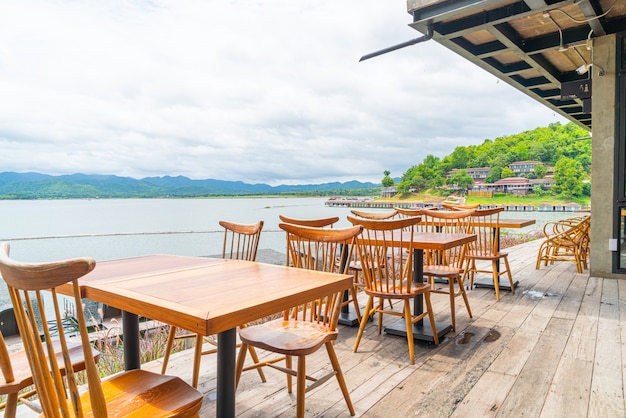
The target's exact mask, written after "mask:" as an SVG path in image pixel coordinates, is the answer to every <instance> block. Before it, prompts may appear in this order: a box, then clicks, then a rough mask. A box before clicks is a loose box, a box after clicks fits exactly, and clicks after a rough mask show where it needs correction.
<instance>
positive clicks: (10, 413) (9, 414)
mask: <svg viewBox="0 0 626 418" xmlns="http://www.w3.org/2000/svg"><path fill="white" fill-rule="evenodd" d="M17 395H18V394H17V393H9V394H7V401H6V402H7V403H6V406H5V407H4V417H5V418H15V415H16V413H17Z"/></svg>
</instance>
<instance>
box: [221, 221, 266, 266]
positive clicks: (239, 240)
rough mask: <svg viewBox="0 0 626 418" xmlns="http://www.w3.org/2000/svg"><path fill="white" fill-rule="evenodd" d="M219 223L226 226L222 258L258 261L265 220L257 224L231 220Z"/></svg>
mask: <svg viewBox="0 0 626 418" xmlns="http://www.w3.org/2000/svg"><path fill="white" fill-rule="evenodd" d="M219 223H220V225H221V226H222V227H223V228H224V243H223V245H222V258H230V259H233V260H246V261H256V253H257V250H258V249H259V239H260V238H261V230H262V229H263V221H259V222H257V223H256V224H238V223H234V222H229V221H220V222H219Z"/></svg>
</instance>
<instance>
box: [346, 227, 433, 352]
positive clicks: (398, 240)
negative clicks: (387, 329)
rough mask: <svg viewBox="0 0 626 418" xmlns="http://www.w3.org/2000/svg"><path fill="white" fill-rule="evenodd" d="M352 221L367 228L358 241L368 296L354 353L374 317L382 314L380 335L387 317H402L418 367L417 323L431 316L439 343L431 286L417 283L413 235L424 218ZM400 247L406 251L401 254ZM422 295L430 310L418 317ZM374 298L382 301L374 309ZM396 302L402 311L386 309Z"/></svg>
mask: <svg viewBox="0 0 626 418" xmlns="http://www.w3.org/2000/svg"><path fill="white" fill-rule="evenodd" d="M348 220H349V221H350V222H351V223H352V224H353V225H360V226H363V228H364V229H363V233H362V234H361V236H360V237H359V238H357V249H358V254H359V259H360V260H361V263H362V266H363V276H364V277H365V288H364V291H365V293H366V294H367V295H368V300H367V304H366V305H365V310H364V312H363V318H362V320H361V326H360V327H359V332H358V334H357V337H356V342H355V343H354V352H356V351H357V350H358V348H359V342H360V341H361V337H362V336H363V332H364V331H365V325H366V324H367V320H368V319H369V317H370V316H372V315H374V314H375V313H378V334H380V333H381V330H382V323H383V315H384V314H389V315H394V316H401V317H403V318H404V320H405V323H406V329H407V342H408V346H409V358H410V361H411V364H414V363H415V347H414V342H413V324H414V323H416V322H418V321H420V320H422V319H423V318H424V317H426V316H428V318H429V320H430V325H431V327H432V332H433V339H434V342H435V344H439V338H438V336H437V330H436V326H435V319H434V317H433V309H432V306H431V304H430V285H428V284H427V283H415V282H414V281H413V233H414V227H415V225H417V224H418V223H419V222H420V218H419V217H413V218H404V219H394V220H383V221H380V220H370V219H362V218H361V219H359V218H354V217H352V216H348ZM400 248H401V249H402V251H398V249H400ZM405 250H406V251H405ZM418 295H422V296H423V297H424V302H425V304H426V310H425V311H424V312H423V313H421V314H418V315H414V314H412V313H411V301H412V300H413V298H414V297H415V296H418ZM374 299H378V303H377V304H376V306H374ZM394 299H397V300H401V301H402V302H403V310H402V312H397V311H393V310H386V309H385V308H384V301H385V300H394Z"/></svg>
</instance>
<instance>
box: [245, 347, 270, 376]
mask: <svg viewBox="0 0 626 418" xmlns="http://www.w3.org/2000/svg"><path fill="white" fill-rule="evenodd" d="M248 351H250V357H252V360H253V361H254V364H259V363H260V361H259V356H258V355H257V353H256V350H255V348H254V347H252V346H251V345H249V346H248ZM244 358H245V356H244ZM242 367H243V366H242ZM256 370H257V371H258V372H259V377H260V378H261V382H263V383H265V382H267V379H266V378H265V373H264V372H263V368H262V367H259V368H258V369H256Z"/></svg>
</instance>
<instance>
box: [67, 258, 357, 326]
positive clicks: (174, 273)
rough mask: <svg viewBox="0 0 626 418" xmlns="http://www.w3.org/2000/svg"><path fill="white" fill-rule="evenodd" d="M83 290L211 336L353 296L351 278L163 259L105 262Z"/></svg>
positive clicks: (271, 267) (85, 280) (252, 264)
mask: <svg viewBox="0 0 626 418" xmlns="http://www.w3.org/2000/svg"><path fill="white" fill-rule="evenodd" d="M79 283H80V286H81V288H82V290H83V292H84V295H85V297H86V298H88V299H91V300H94V301H97V302H101V303H104V304H107V305H110V306H113V307H115V308H118V309H122V310H124V311H127V312H131V313H134V314H138V315H143V316H146V317H148V318H151V319H154V320H157V321H162V322H165V323H168V324H171V325H175V326H178V327H180V328H184V329H186V330H189V331H192V332H197V333H199V334H201V335H212V334H217V333H219V332H222V331H226V330H228V329H231V328H235V327H236V326H238V325H241V324H243V323H246V322H250V321H253V320H256V319H259V318H262V317H265V316H267V315H271V314H274V313H276V312H280V311H282V310H284V309H287V308H290V307H292V306H295V305H298V304H301V303H304V302H307V301H310V300H313V299H315V298H317V297H321V296H324V295H327V294H330V293H332V292H338V291H342V290H345V289H348V288H349V287H350V286H351V285H352V276H351V275H340V274H331V273H323V272H317V271H311V270H304V269H296V268H291V267H285V266H277V265H273V264H263V263H256V262H249V261H241V260H223V259H210V258H203V257H178V256H168V255H158V256H146V257H135V258H130V259H120V260H111V261H106V262H100V263H98V264H97V265H96V268H95V269H94V270H93V271H92V272H91V273H89V274H87V275H85V276H84V277H82V278H81V279H80V280H79Z"/></svg>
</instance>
